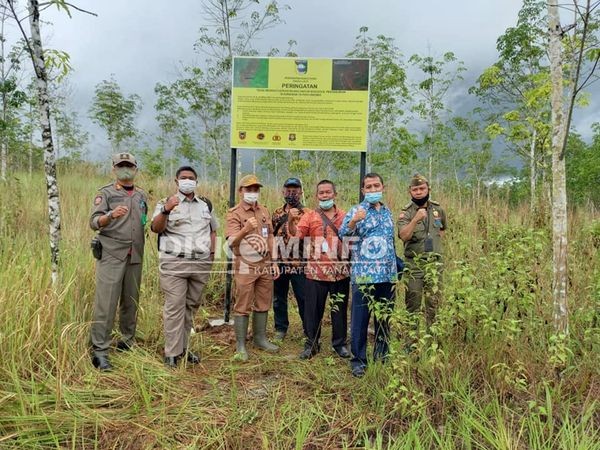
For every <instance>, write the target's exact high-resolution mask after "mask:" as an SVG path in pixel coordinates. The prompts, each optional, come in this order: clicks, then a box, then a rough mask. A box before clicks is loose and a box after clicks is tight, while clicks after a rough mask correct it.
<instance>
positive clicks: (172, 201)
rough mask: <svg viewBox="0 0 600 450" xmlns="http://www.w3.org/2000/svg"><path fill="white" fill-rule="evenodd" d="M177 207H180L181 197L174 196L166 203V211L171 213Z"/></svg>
mask: <svg viewBox="0 0 600 450" xmlns="http://www.w3.org/2000/svg"><path fill="white" fill-rule="evenodd" d="M177 205H179V197H177V196H176V195H172V196H171V197H169V198H168V199H167V203H165V211H167V212H171V211H173V209H174V208H175V207H176V206H177Z"/></svg>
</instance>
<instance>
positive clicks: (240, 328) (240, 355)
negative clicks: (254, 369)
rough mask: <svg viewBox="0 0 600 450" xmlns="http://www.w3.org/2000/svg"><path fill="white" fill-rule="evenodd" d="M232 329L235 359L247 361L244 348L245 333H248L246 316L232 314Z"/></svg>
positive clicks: (246, 352)
mask: <svg viewBox="0 0 600 450" xmlns="http://www.w3.org/2000/svg"><path fill="white" fill-rule="evenodd" d="M233 329H234V330H235V355H234V356H233V358H234V359H235V360H237V361H248V351H247V350H246V335H247V334H248V316H233Z"/></svg>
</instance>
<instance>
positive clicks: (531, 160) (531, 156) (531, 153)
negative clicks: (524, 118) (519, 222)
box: [529, 128, 537, 215]
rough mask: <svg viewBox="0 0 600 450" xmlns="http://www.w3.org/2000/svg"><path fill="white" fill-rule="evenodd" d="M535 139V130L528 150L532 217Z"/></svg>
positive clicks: (533, 210)
mask: <svg viewBox="0 0 600 450" xmlns="http://www.w3.org/2000/svg"><path fill="white" fill-rule="evenodd" d="M536 139H537V130H536V129H535V128H534V129H533V136H532V137H531V146H530V148H529V190H530V195H531V200H530V205H529V210H530V212H531V214H532V215H533V214H534V213H535V211H536V199H537V195H536V192H535V190H536V185H537V170H536V165H535V141H536Z"/></svg>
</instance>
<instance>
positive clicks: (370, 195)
mask: <svg viewBox="0 0 600 450" xmlns="http://www.w3.org/2000/svg"><path fill="white" fill-rule="evenodd" d="M381 197H383V192H381V191H379V192H367V193H366V194H365V200H366V201H368V202H369V203H371V204H373V205H374V204H375V203H377V202H379V201H380V200H381Z"/></svg>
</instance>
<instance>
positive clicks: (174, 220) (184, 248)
mask: <svg viewBox="0 0 600 450" xmlns="http://www.w3.org/2000/svg"><path fill="white" fill-rule="evenodd" d="M175 195H177V197H178V198H179V205H177V206H176V207H175V208H173V210H172V211H171V214H169V215H168V216H167V227H166V228H165V230H164V231H163V232H162V233H160V236H159V248H158V249H159V251H160V252H161V256H162V254H163V253H166V254H170V255H175V256H186V257H188V258H196V259H205V258H206V259H208V258H209V256H210V234H211V233H212V232H213V231H216V230H217V229H218V227H219V223H218V221H217V218H216V216H215V214H214V211H210V210H209V208H208V204H207V203H206V202H205V201H203V200H202V199H200V198H199V197H198V196H194V198H193V199H192V200H189V199H188V198H187V197H186V196H185V195H184V194H182V193H181V192H178V193H177V194H175ZM167 200H168V198H164V199H162V200H160V201H159V202H158V203H157V204H156V208H154V214H153V215H152V219H154V218H155V217H156V216H158V215H159V214H161V212H160V210H161V209H162V207H163V206H164V205H165V203H167Z"/></svg>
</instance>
